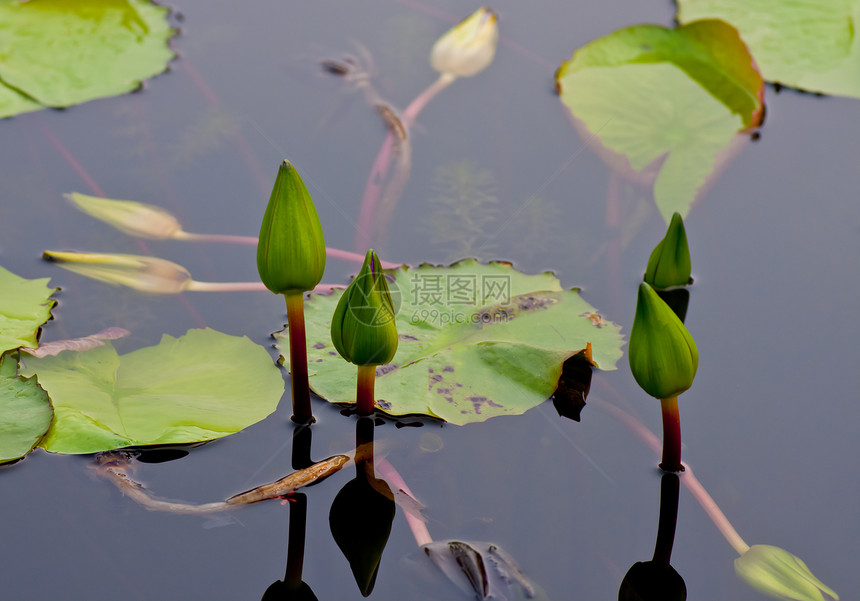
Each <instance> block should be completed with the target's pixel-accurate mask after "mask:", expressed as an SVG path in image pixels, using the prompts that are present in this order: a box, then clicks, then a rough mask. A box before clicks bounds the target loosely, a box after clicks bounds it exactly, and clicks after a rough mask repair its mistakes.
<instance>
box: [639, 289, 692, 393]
mask: <svg viewBox="0 0 860 601" xmlns="http://www.w3.org/2000/svg"><path fill="white" fill-rule="evenodd" d="M627 346H628V350H627V356H628V359H629V360H630V370H631V371H632V372H633V377H634V378H635V379H636V382H637V383H638V384H639V386H641V387H642V389H643V390H644V391H645V392H647V393H648V394H650V395H651V396H653V397H656V398H658V399H668V398H671V397H674V396H677V395H679V394H681V393H682V392H684V391H685V390H687V389H688V388H689V387H690V386H691V385H692V384H693V378H694V377H695V376H696V369H697V368H698V366H699V351H698V349H696V342H695V341H694V340H693V337H692V336H691V335H690V332H688V331H687V328H685V327H684V324H683V323H681V320H680V319H678V316H677V315H675V313H674V312H673V311H672V309H670V308H669V305H667V304H666V303H665V302H663V300H662V299H661V298H660V297H659V296H657V293H656V292H655V291H654V289H653V288H652V287H651V286H650V285H648V284H647V283H644V282H643V283H642V284H639V297H638V299H637V301H636V316H635V317H634V318H633V327H632V328H631V330H630V342H629V343H628V345H627Z"/></svg>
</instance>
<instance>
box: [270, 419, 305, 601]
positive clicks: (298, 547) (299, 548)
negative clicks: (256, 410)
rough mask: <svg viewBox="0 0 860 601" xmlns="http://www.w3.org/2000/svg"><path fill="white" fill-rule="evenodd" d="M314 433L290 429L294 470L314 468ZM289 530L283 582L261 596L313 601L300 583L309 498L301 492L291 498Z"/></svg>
mask: <svg viewBox="0 0 860 601" xmlns="http://www.w3.org/2000/svg"><path fill="white" fill-rule="evenodd" d="M312 439H313V430H312V429H311V427H310V425H309V424H297V425H295V426H294V427H293V441H292V442H293V447H292V467H293V469H294V470H300V469H304V468H306V467H309V466H311V465H313V460H312V459H311V443H312ZM289 505H290V529H289V535H288V539H287V570H286V574H285V575H284V579H283V580H278V581H276V582H273V583H272V584H271V585H270V586H269V588H267V589H266V592H265V593H263V601H276V600H279V601H287V600H291V601H304V600H309V599H313V600H316V598H317V597H316V595H314V592H313V591H312V590H311V587H310V586H308V584H307V583H306V582H304V581H303V580H302V566H303V564H304V558H305V530H306V524H307V518H308V498H307V495H305V494H303V493H296V494H293V495H291V496H290V499H289Z"/></svg>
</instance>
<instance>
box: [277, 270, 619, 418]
mask: <svg viewBox="0 0 860 601" xmlns="http://www.w3.org/2000/svg"><path fill="white" fill-rule="evenodd" d="M389 273H391V275H392V276H393V281H391V282H390V284H389V287H390V288H391V292H392V297H393V301H394V307H395V310H396V309H397V308H398V306H399V311H397V315H396V317H395V321H396V323H397V331H398V334H399V338H400V341H399V345H398V348H397V353H396V354H395V356H394V359H393V362H392V363H391V364H389V365H382V366H380V367H378V368H377V370H376V402H377V406H378V407H379V408H381V409H382V410H383V411H385V412H386V413H388V414H391V415H407V414H420V415H428V416H432V417H437V418H440V419H444V420H447V421H449V422H451V423H454V424H458V425H463V424H467V423H471V422H480V421H484V420H487V419H489V418H491V417H494V416H497V415H519V414H521V413H524V412H525V411H527V410H529V409H531V408H532V407H534V406H536V405H538V404H540V403H542V402H544V401H545V400H546V399H547V398H549V396H550V395H551V394H552V392H553V391H554V390H555V388H556V385H557V383H558V379H559V376H560V374H561V369H562V364H563V363H564V361H565V359H567V358H569V357H571V356H573V355H575V354H577V353H580V352H583V351H584V350H585V349H586V346H587V344H588V343H591V346H592V357H593V361H594V363H595V364H596V365H598V366H600V367H601V368H603V369H614V368H615V363H616V361H617V360H618V359H619V358H620V357H621V345H622V336H621V334H620V332H619V327H618V326H617V325H615V324H613V323H610V322H606V321H604V320H603V319H602V318H601V317H600V316H599V315H597V314H596V313H595V309H594V308H593V307H592V306H591V305H589V304H588V303H586V302H585V301H584V300H583V299H582V298H581V297H580V296H579V292H578V291H577V290H564V289H562V287H561V284H560V282H559V281H558V279H557V278H556V277H555V276H554V275H552V274H551V273H541V274H537V275H526V274H523V273H520V272H518V271H516V270H515V269H514V268H513V267H512V266H511V265H510V264H509V263H501V262H494V263H490V264H486V265H484V264H480V263H478V262H477V261H475V260H472V259H469V260H464V261H460V262H458V263H455V264H453V265H451V266H450V267H439V266H433V265H421V266H420V267H417V268H408V267H401V268H399V269H396V270H394V271H392V272H389ZM341 294H343V291H341V290H337V291H333V292H332V293H331V294H328V295H326V294H311V295H310V298H309V300H307V301H306V302H305V327H306V332H307V339H308V376H309V382H310V386H311V388H312V389H313V391H314V392H316V393H317V394H318V395H320V396H321V397H323V398H324V399H326V400H328V401H331V402H334V403H354V402H355V390H356V367H355V365H353V364H351V363H348V362H347V361H346V360H344V359H343V358H341V357H340V356H339V355H338V354H337V352H336V351H335V349H334V346H333V345H332V343H331V334H330V327H331V318H332V315H333V314H334V309H335V306H336V305H337V302H338V299H339V298H340V296H341ZM286 336H287V332H286V330H284V331H283V332H280V333H279V334H276V338H277V339H278V341H279V344H278V346H279V348H286V347H287V340H286ZM284 361H285V362H287V364H288V362H289V358H287V357H285V358H284Z"/></svg>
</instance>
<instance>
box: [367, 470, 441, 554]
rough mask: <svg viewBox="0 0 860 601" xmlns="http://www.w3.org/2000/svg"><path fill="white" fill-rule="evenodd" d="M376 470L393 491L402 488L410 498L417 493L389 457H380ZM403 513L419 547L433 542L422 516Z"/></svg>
mask: <svg viewBox="0 0 860 601" xmlns="http://www.w3.org/2000/svg"><path fill="white" fill-rule="evenodd" d="M376 470H377V471H378V472H379V475H380V476H382V477H383V478H384V479H385V481H386V482H388V485H389V486H390V487H391V489H392V490H393V491H398V490H400V491H403V492H404V493H405V494H406V495H408V496H409V497H410V498H412V499H414V498H415V495H413V494H412V491H411V490H409V487H408V486H407V485H406V481H405V480H403V477H402V476H401V475H400V473H399V472H398V471H397V470H396V469H395V468H394V466H393V465H391V464H390V463H389V462H388V459H385V458H384V457H381V458H378V459H377V460H376ZM403 515H404V517H405V518H406V523H407V524H408V525H409V529H410V530H411V531H412V536H414V537H415V542H416V543H417V544H418V546H419V547H420V546H421V545H426V544H429V543H432V542H433V537H432V536H430V531H429V530H428V529H427V524H425V523H424V522H423V521H422V520H421V518H419V517H418V516H417V515H415V514H413V513H412V512H411V511H406V510H404V511H403Z"/></svg>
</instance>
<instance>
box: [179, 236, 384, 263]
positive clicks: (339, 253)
mask: <svg viewBox="0 0 860 601" xmlns="http://www.w3.org/2000/svg"><path fill="white" fill-rule="evenodd" d="M173 239H174V240H183V241H185V242H223V243H225V244H244V245H246V246H256V245H257V244H258V243H259V238H257V237H256V236H235V235H233V234H192V233H191V232H186V231H183V230H180V231H178V232H176V233H175V234H173ZM325 254H326V256H328V257H331V258H332V259H342V260H344V261H352V262H354V263H358V264H359V265H360V264H361V263H363V262H364V255H360V254H358V253H354V252H351V251H348V250H341V249H339V248H330V247H328V246H327V247H326V249H325ZM381 263H382V268H383V269H395V268H397V267H400V263H391V262H388V261H381Z"/></svg>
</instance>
